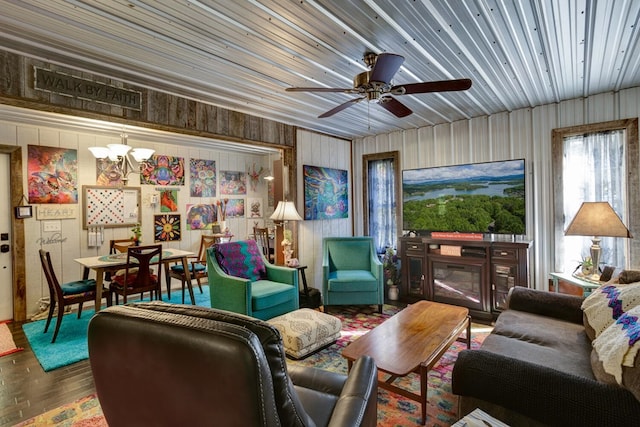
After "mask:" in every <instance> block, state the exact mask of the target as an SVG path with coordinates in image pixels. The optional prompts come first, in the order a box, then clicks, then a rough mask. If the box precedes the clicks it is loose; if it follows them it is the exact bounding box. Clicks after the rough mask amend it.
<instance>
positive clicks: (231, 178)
mask: <svg viewBox="0 0 640 427" xmlns="http://www.w3.org/2000/svg"><path fill="white" fill-rule="evenodd" d="M220 194H226V195H238V194H247V178H246V175H245V173H244V172H242V171H220Z"/></svg>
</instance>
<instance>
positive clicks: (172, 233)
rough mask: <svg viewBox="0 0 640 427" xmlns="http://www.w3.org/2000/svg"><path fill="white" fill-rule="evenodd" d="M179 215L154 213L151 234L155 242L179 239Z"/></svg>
mask: <svg viewBox="0 0 640 427" xmlns="http://www.w3.org/2000/svg"><path fill="white" fill-rule="evenodd" d="M180 227H181V225H180V215H154V216H153V236H154V241H156V242H175V241H178V240H180V239H181V228H180Z"/></svg>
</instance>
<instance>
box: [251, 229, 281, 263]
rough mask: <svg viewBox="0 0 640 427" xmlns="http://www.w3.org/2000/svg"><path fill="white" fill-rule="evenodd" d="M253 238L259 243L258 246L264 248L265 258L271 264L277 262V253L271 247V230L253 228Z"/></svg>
mask: <svg viewBox="0 0 640 427" xmlns="http://www.w3.org/2000/svg"><path fill="white" fill-rule="evenodd" d="M253 236H254V238H255V240H256V242H258V246H260V247H261V248H262V253H263V254H264V257H265V258H266V259H267V260H269V262H270V263H271V264H273V263H274V262H275V258H276V252H275V249H274V248H272V247H271V240H270V239H269V229H268V228H260V227H253Z"/></svg>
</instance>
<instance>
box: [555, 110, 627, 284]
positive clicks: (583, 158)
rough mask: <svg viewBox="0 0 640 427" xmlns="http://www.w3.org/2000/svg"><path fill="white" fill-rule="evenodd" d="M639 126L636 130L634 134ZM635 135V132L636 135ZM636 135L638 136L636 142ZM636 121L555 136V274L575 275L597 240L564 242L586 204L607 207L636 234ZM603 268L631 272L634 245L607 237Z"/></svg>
mask: <svg viewBox="0 0 640 427" xmlns="http://www.w3.org/2000/svg"><path fill="white" fill-rule="evenodd" d="M634 124H635V128H634ZM634 129H635V130H634ZM632 135H636V136H635V139H634V138H633V137H632ZM636 150H637V120H621V121H616V122H608V123H600V124H595V125H585V126H576V127H572V128H564V129H556V130H554V131H553V159H554V160H553V173H554V189H553V194H554V196H553V200H554V205H555V212H554V217H555V243H556V244H555V255H556V256H555V266H554V269H555V271H563V272H568V273H571V272H573V271H574V270H575V269H576V268H577V267H578V265H579V264H580V262H581V260H582V259H583V258H585V257H587V256H589V247H590V246H591V244H592V242H591V238H592V237H593V236H584V237H582V236H565V235H564V230H566V229H567V227H568V225H569V223H570V222H571V221H572V219H573V217H574V216H575V214H576V212H577V211H578V209H579V208H580V206H581V204H582V202H596V201H607V202H609V204H611V206H612V207H613V209H614V210H615V211H616V213H617V214H618V215H619V216H620V217H621V219H622V222H623V223H624V224H625V225H627V228H629V229H631V228H632V227H631V226H630V222H629V221H630V217H629V212H633V208H634V207H635V206H637V204H638V201H637V199H638V196H637V195H636V194H634V192H633V191H631V189H630V188H628V187H629V185H630V184H631V183H632V182H633V176H634V175H635V176H636V180H637V171H636V172H633V173H629V171H631V170H632V169H637V164H635V163H632V161H631V160H630V159H633V157H632V156H631V155H630V151H631V152H635V151H636ZM600 246H601V247H602V255H601V259H600V260H601V264H600V268H601V269H602V268H603V267H604V265H610V266H614V267H617V268H628V267H629V265H630V262H629V259H630V257H629V240H628V239H624V238H614V237H602V242H601V244H600Z"/></svg>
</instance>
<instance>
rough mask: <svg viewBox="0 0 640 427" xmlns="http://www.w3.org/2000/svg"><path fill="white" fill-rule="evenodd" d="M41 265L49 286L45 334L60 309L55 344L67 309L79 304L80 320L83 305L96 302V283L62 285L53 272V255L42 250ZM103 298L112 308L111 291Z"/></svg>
mask: <svg viewBox="0 0 640 427" xmlns="http://www.w3.org/2000/svg"><path fill="white" fill-rule="evenodd" d="M40 263H41V264H42V270H43V271H44V276H45V277H46V279H47V285H48V286H49V314H48V316H47V322H46V323H45V325H44V333H45V334H46V333H47V331H48V330H49V325H50V324H51V318H52V317H53V312H54V311H55V310H56V307H57V308H58V316H57V318H56V327H55V330H54V331H53V338H51V343H54V342H56V338H57V337H58V331H59V330H60V324H61V323H62V316H63V315H64V312H65V308H66V307H68V306H70V305H72V304H78V319H79V318H80V315H81V314H82V304H83V303H84V302H86V301H95V299H96V281H95V280H94V279H86V280H76V281H72V282H66V283H62V284H60V282H59V281H58V278H57V276H56V273H55V271H54V270H53V264H52V263H51V254H50V253H49V252H48V251H45V250H42V249H40ZM102 296H103V297H104V298H106V299H107V306H110V305H111V293H110V292H109V290H108V289H103V291H102Z"/></svg>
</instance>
